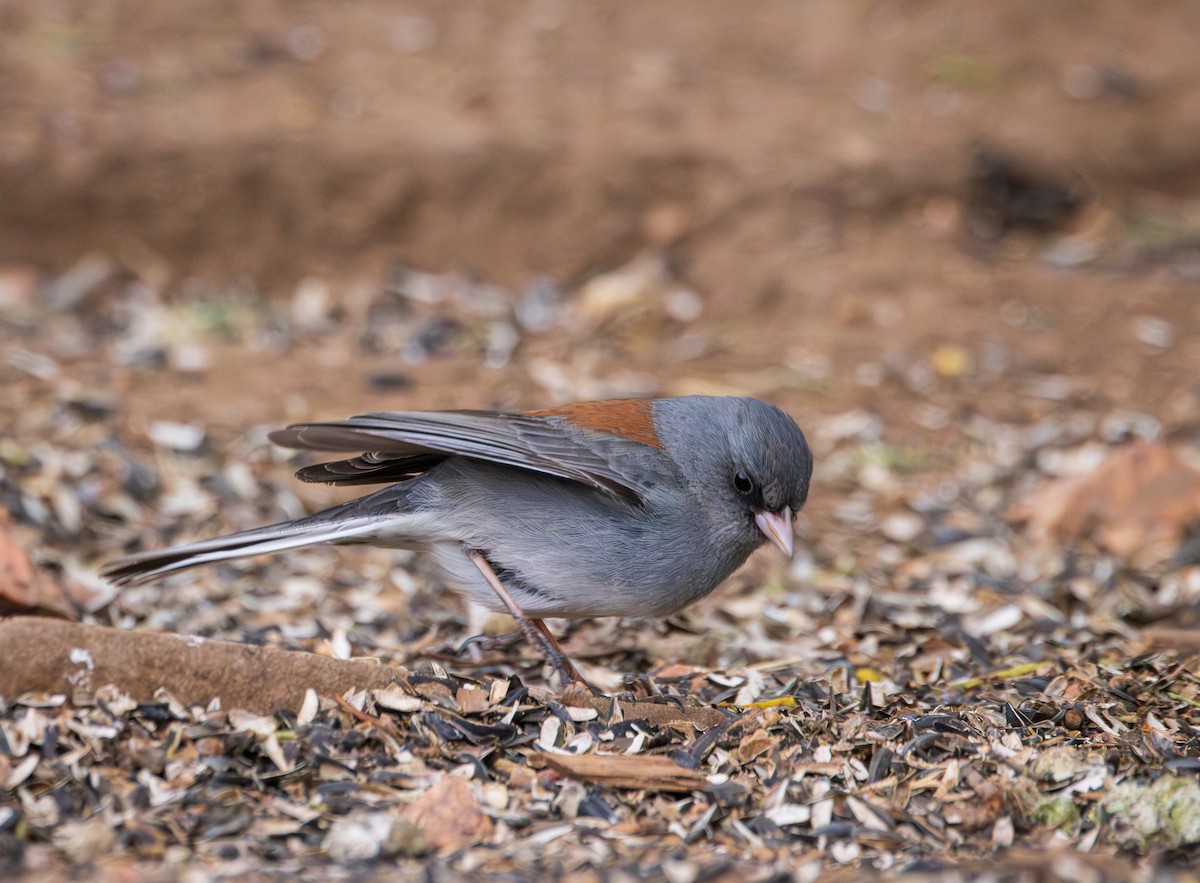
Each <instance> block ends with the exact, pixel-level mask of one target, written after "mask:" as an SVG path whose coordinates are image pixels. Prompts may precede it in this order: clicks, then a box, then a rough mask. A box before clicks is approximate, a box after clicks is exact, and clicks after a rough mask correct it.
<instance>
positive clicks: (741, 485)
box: [733, 469, 754, 497]
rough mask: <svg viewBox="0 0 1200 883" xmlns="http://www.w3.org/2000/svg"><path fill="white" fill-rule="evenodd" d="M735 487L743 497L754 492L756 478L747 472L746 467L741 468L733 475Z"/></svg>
mask: <svg viewBox="0 0 1200 883" xmlns="http://www.w3.org/2000/svg"><path fill="white" fill-rule="evenodd" d="M733 489H734V490H735V491H737V492H738V493H739V494H741V495H742V496H743V497H748V496H749V495H750V494H752V493H754V479H753V478H751V477H750V476H749V475H747V474H746V470H745V469H739V470H738V471H737V475H735V476H734V477H733Z"/></svg>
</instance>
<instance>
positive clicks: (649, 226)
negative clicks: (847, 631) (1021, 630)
mask: <svg viewBox="0 0 1200 883" xmlns="http://www.w3.org/2000/svg"><path fill="white" fill-rule="evenodd" d="M1198 33H1200V6H1197V5H1196V4H1194V3H1191V2H1187V0H1155V2H1145V3H1138V4H1132V3H1123V2H1118V0H1111V2H1096V3H1083V2H1060V3H1055V4H1047V3H1045V2H1033V0H1014V2H1009V3H1002V4H980V3H966V2H915V0H892V2H888V0H872V2H866V0H826V2H809V3H794V2H765V3H759V4H754V5H753V7H752V8H747V7H746V6H745V5H744V4H725V3H717V2H712V3H696V2H694V0H667V2H662V3H650V4H627V5H612V4H582V3H573V2H567V0H534V2H529V3H500V4H497V3H484V2H464V3H454V4H446V3H438V2H432V0H430V2H411V3H405V4H393V3H384V2H379V0H354V2H349V0H339V2H333V3H316V2H282V0H251V2H243V3H232V2H224V3H210V4H204V5H203V6H201V7H197V6H195V5H193V4H169V3H168V4H164V3H152V2H144V0H137V2H117V0H89V2H73V0H53V2H43V3H36V4H33V3H27V2H21V0H0V119H2V120H3V123H4V124H3V125H2V126H0V335H3V336H4V337H7V338H8V341H7V343H6V344H5V353H6V356H7V362H6V363H5V365H4V366H3V368H2V370H3V371H4V372H5V373H4V374H3V375H2V379H3V383H4V385H5V386H6V387H7V391H6V392H4V393H2V394H0V396H2V398H0V405H2V406H3V410H0V436H10V437H12V438H24V436H22V434H21V433H22V432H23V431H25V430H23V427H24V428H26V429H27V427H29V426H31V425H33V424H32V423H31V422H30V421H31V420H32V417H31V414H33V412H34V411H35V410H36V408H34V407H33V406H31V405H30V404H29V403H30V402H36V401H38V400H39V397H44V396H48V395H51V393H50V390H51V388H55V389H59V388H60V387H61V384H62V383H63V381H64V379H65V380H66V381H69V383H70V384H71V385H72V388H73V389H74V390H75V392H74V393H72V395H75V396H76V398H78V399H79V400H81V401H85V403H86V402H88V401H94V400H96V399H99V400H102V404H103V406H104V407H105V408H111V411H112V413H111V415H109V417H108V418H106V419H110V420H111V424H112V426H113V427H114V431H115V432H116V433H117V434H118V435H119V436H120V437H122V438H123V439H125V440H126V441H127V442H128V443H129V444H130V445H132V446H133V447H134V448H140V449H141V450H143V451H145V450H149V449H150V448H151V447H152V446H151V445H150V444H149V443H147V442H146V441H145V439H146V436H147V433H148V432H151V434H152V430H153V425H154V424H155V421H170V422H175V423H184V424H189V425H194V426H199V427H203V429H204V431H205V432H206V433H207V436H206V445H207V449H215V450H221V449H226V450H228V449H229V448H230V447H231V446H233V445H235V444H236V445H240V444H241V443H242V441H243V440H244V434H245V433H246V432H248V431H249V429H250V428H252V427H261V426H264V425H275V424H279V423H282V422H286V421H288V420H294V419H311V418H320V417H336V416H342V415H345V414H350V413H358V412H361V411H368V410H385V409H399V408H418V407H491V406H503V407H538V406H546V405H551V404H556V403H558V402H559V401H561V400H564V399H569V398H573V397H579V396H590V395H608V394H612V395H619V394H651V393H683V392H692V391H705V390H707V391H715V392H724V391H731V392H746V393H751V394H755V395H759V396H762V397H765V398H769V399H771V400H772V401H775V402H777V403H778V404H780V405H781V406H783V407H784V408H785V409H787V410H788V411H789V412H790V413H791V414H793V415H795V416H796V418H797V420H798V421H799V423H800V424H801V426H803V427H805V428H806V429H808V430H809V431H810V434H812V435H813V436H814V438H815V439H816V445H817V451H818V463H817V474H816V475H817V477H816V484H815V486H814V490H813V494H812V502H811V505H810V507H809V509H808V512H807V519H806V521H805V523H804V528H803V529H804V532H805V534H806V536H808V537H809V538H816V537H819V536H820V535H821V534H822V532H823V531H824V530H825V529H826V525H827V524H829V522H830V519H831V518H833V516H834V515H835V514H836V513H837V512H838V511H840V510H841V509H843V508H844V506H845V505H846V504H847V502H848V501H850V500H851V499H852V498H853V496H854V491H855V488H854V487H853V486H852V484H851V483H847V480H846V474H845V473H844V472H840V473H839V472H838V470H836V469H834V470H827V471H824V472H823V471H822V465H823V463H822V460H821V456H822V455H823V454H829V453H830V452H831V451H833V450H834V449H835V448H836V447H837V445H838V443H839V442H840V441H842V440H844V439H845V438H849V437H851V436H853V437H856V438H860V439H864V440H866V441H869V442H872V443H874V442H880V443H882V444H884V445H887V446H889V448H888V450H891V451H894V452H901V453H902V452H904V451H912V450H918V451H920V452H922V456H923V457H925V458H926V459H927V460H928V461H929V462H931V463H933V464H934V465H935V466H936V465H942V466H947V468H949V464H950V463H951V461H952V460H953V459H954V457H955V456H956V452H961V451H963V450H965V449H966V448H967V447H969V446H970V445H971V444H974V443H975V441H972V440H970V439H969V438H968V436H971V432H978V431H979V430H978V427H979V426H980V425H981V423H980V421H992V422H995V423H996V424H1003V425H1004V426H1020V427H1031V426H1038V425H1045V424H1046V422H1047V421H1053V422H1056V423H1057V424H1062V425H1071V421H1072V420H1076V419H1077V418H1080V417H1081V416H1082V417H1086V418H1087V419H1088V420H1091V421H1093V424H1089V425H1097V426H1100V427H1101V429H1100V430H1097V431H1098V432H1101V434H1103V431H1104V429H1103V427H1105V426H1111V425H1114V423H1113V421H1116V423H1118V424H1120V426H1123V427H1133V429H1132V430H1129V431H1125V430H1114V432H1115V433H1116V435H1121V436H1122V437H1125V436H1128V435H1135V436H1136V435H1146V434H1149V435H1154V436H1156V437H1158V438H1162V439H1166V440H1169V441H1176V442H1180V443H1183V444H1186V445H1190V446H1193V447H1194V446H1195V445H1196V443H1197V440H1198V439H1197V431H1198V430H1200V370H1198V368H1200V335H1198V334H1197V333H1196V331H1197V323H1198V322H1200V297H1198V295H1200V150H1198V145H1200V53H1198V52H1197V51H1196V39H1195V37H1196V34H1198ZM646 268H649V269H646ZM405 274H407V275H405ZM424 274H428V275H424ZM447 274H449V275H447ZM639 274H644V278H643V276H639ZM413 279H417V280H418V282H420V281H421V280H424V282H422V284H428V285H432V286H433V287H434V288H435V289H436V288H437V285H443V286H444V287H445V288H447V290H449V291H450V293H449V294H446V293H445V292H444V291H443V292H442V293H440V294H437V295H436V296H435V297H425V298H424V299H423V297H422V296H417V295H414V294H412V289H413V286H414V285H416V284H417V283H416V282H413V281H412V280H413ZM596 279H603V280H608V281H610V282H611V281H613V280H616V283H617V284H616V286H615V290H616V292H617V293H615V294H614V293H613V291H614V287H613V286H609V287H608V288H602V286H600V285H595V284H592V285H591V287H589V284H590V283H592V282H593V281H594V280H596ZM631 279H632V280H633V281H632V282H631V281H630V280H631ZM405 280H407V281H405ZM431 280H432V281H431ZM438 280H442V282H438ZM447 280H448V281H447ZM639 280H641V281H639ZM647 280H648V281H647ZM622 285H624V286H625V288H624V289H622V287H621V286H622ZM406 286H408V287H407V288H406ZM539 286H541V288H539ZM630 286H632V289H633V293H632V294H630V293H629V290H630ZM398 290H404V291H406V292H408V293H407V294H406V295H405V297H407V298H408V301H409V302H411V304H415V306H412V307H411V309H412V310H415V316H416V319H415V320H414V319H412V316H411V315H408V314H406V315H405V317H404V318H403V322H402V323H400V324H399V325H397V326H396V328H399V329H400V330H397V331H395V333H394V334H393V332H392V330H389V329H392V327H393V326H391V325H389V324H388V323H389V322H390V321H392V318H393V317H392V314H391V313H389V312H388V310H389V309H391V307H390V306H389V304H391V301H390V300H389V298H390V297H392V296H393V294H394V292H395V291H398ZM540 290H549V291H552V292H556V294H555V295H554V296H555V297H558V298H559V299H560V300H561V301H562V302H564V303H567V304H568V306H569V307H570V309H571V310H574V311H575V314H577V315H578V316H582V317H583V319H581V320H580V322H582V324H579V323H577V324H575V325H571V324H570V323H567V324H565V325H564V324H561V323H553V322H552V323H547V324H545V325H538V324H537V323H536V322H532V321H531V322H528V323H525V324H521V323H517V324H518V325H520V327H519V328H518V331H517V332H514V333H517V339H515V340H514V341H513V342H512V344H511V345H510V346H507V347H501V349H503V354H502V356H500V357H496V358H492V357H491V356H489V355H485V356H484V357H481V353H482V352H485V351H486V352H491V350H490V349H489V347H491V346H492V344H491V343H488V344H486V345H485V344H478V338H479V337H480V336H481V335H482V336H483V337H487V335H489V334H500V333H501V332H500V331H496V328H497V327H498V326H499V325H502V324H503V323H502V322H498V321H494V317H492V316H491V314H490V313H489V312H488V310H489V309H490V307H488V306H486V304H485V305H484V306H478V303H476V301H478V302H479V303H483V302H486V301H487V298H488V297H489V296H490V295H489V292H495V291H499V292H502V293H503V297H504V298H508V299H509V301H512V302H514V303H515V302H521V303H528V302H532V301H531V298H534V295H535V294H536V293H537V292H538V291H540ZM118 291H119V292H120V298H119V305H118V306H117V307H113V306H111V304H110V302H109V299H110V298H111V297H114V296H115V295H113V294H112V293H113V292H118ZM130 292H133V293H132V294H131V293H130ZM138 292H142V293H141V294H139V293H138ZM463 292H466V294H463ZM647 292H649V293H647ZM643 295H644V297H643ZM139 298H143V300H144V302H146V303H150V302H153V304H155V309H159V308H160V307H161V309H162V310H165V311H166V312H165V315H167V316H168V317H170V318H171V319H172V321H177V322H178V323H181V327H182V325H187V330H185V331H179V332H175V331H169V330H167V331H164V330H162V329H159V332H157V333H159V334H160V335H161V336H162V338H163V339H164V340H167V344H169V345H167V344H164V346H163V348H162V351H163V352H168V350H170V352H171V353H176V350H177V349H178V347H181V346H182V347H183V349H184V350H185V351H186V352H185V353H184V355H181V356H179V357H178V359H176V357H175V355H171V354H168V355H167V356H165V357H164V358H165V362H162V363H153V364H150V363H147V362H145V361H138V359H136V358H132V357H131V358H124V356H121V352H123V351H120V349H119V346H117V344H116V343H114V341H116V339H117V338H116V336H106V335H109V332H110V330H111V329H114V328H117V327H118V326H120V327H121V328H122V329H123V328H126V327H128V326H129V325H130V324H131V323H133V322H134V320H136V316H137V312H138V310H139V309H140V308H139V306H138V305H139V304H140V303H142V302H143V300H139ZM456 298H458V299H459V300H456ZM463 298H465V299H466V301H470V300H471V298H475V299H476V301H472V302H471V303H474V304H475V305H474V306H471V305H470V304H469V305H468V306H469V307H470V308H469V309H467V308H464V310H462V311H460V312H461V313H462V315H459V313H458V312H456V310H458V306H460V305H461V304H460V301H462V299H463ZM647 299H651V300H653V306H652V307H647V306H646V303H648V302H649V300H647ZM466 301H462V302H466ZM643 301H645V302H643ZM506 302H507V301H506ZM447 304H450V306H447ZM405 309H409V307H405ZM472 310H474V312H472ZM56 316H57V318H55V317H56ZM72 316H77V317H78V322H79V326H78V327H76V326H68V325H61V324H54V323H55V322H60V320H63V319H64V317H72ZM131 317H132V318H131ZM122 323H124V324H122ZM188 323H191V324H190V325H189V324H188ZM414 327H415V328H416V329H417V330H416V331H415V332H412V334H414V335H424V336H423V337H421V340H422V341H425V343H422V344H421V345H422V346H424V347H425V348H424V349H423V350H421V353H420V354H419V355H418V356H413V355H412V346H413V340H415V339H416V338H415V337H409V336H405V335H409V334H410V332H411V331H412V328H414ZM514 327H515V326H514ZM81 328H83V329H85V330H80V329H81ZM46 329H56V330H52V331H51V332H47V331H46ZM446 329H449V331H446ZM443 332H445V334H447V335H449V336H450V337H451V338H453V340H452V342H451V343H450V344H448V345H446V346H444V347H443V346H442V345H441V344H440V343H439V342H438V341H439V340H440V339H441V338H440V337H439V336H438V335H439V334H442V333H443ZM593 332H595V333H594V334H593ZM115 333H116V332H113V335H115ZM122 333H123V332H122ZM504 333H507V332H504ZM47 334H49V335H50V336H49V337H47ZM368 338H370V340H369V341H368ZM488 339H489V340H490V338H488ZM364 341H368V342H367V343H364ZM464 341H466V342H464ZM193 344H197V345H198V346H199V347H200V349H201V350H202V353H201V356H199V357H197V358H200V359H201V364H199V365H192V364H190V363H189V362H188V358H189V356H188V353H194V352H196V350H195V349H188V347H189V346H191V345H193ZM426 344H428V345H426ZM477 344H478V345H477ZM97 347H98V349H97ZM171 347H175V348H176V350H171ZM114 353H116V355H114ZM39 357H49V358H51V359H52V360H53V368H52V370H51V368H46V367H45V364H44V362H42V361H39ZM60 391H61V390H60ZM114 402H115V403H117V404H115V405H114V404H113V403H114ZM855 421H858V422H855ZM864 421H865V424H869V425H867V427H866V428H865V429H864V425H865V424H864ZM1148 425H1153V426H1154V427H1155V428H1154V430H1153V431H1151V432H1143V431H1142V428H1143V427H1145V426H1148ZM847 427H849V428H847ZM871 427H875V428H871ZM970 427H975V429H973V430H971V429H970ZM968 430H969V431H968ZM971 438H974V436H971ZM1112 440H1116V439H1115V438H1114V439H1112ZM0 453H2V452H0ZM257 456H258V459H255V460H254V474H255V475H256V476H258V477H259V478H262V477H264V476H269V477H270V480H272V481H274V482H277V483H283V482H284V481H285V480H286V479H285V477H284V472H285V470H283V469H282V468H281V467H280V465H279V464H277V463H271V462H269V461H267V460H266V459H265V455H257ZM897 456H899V454H898V455H897ZM0 459H3V458H2V457H0ZM159 465H160V466H161V465H163V462H162V461H159ZM932 482H933V479H932V478H931V479H930V484H932ZM297 493H299V494H300V499H301V500H302V502H303V504H305V505H307V506H310V507H311V506H314V505H317V504H324V503H328V502H330V501H332V500H333V499H335V495H334V494H332V492H330V491H329V490H327V489H324V488H302V489H299V490H297ZM18 496H19V495H18ZM8 498H9V499H15V498H16V497H15V496H13V494H8ZM10 508H14V511H16V512H17V516H18V517H17V521H18V522H22V516H21V512H22V511H25V510H22V509H21V508H20V506H15V505H14V506H13V507H10ZM26 514H28V513H26ZM257 514H261V513H250V512H242V511H241V510H239V513H238V515H237V516H236V517H244V518H245V519H246V520H247V521H248V522H249V521H252V520H253V518H254V517H256V515H257ZM230 518H231V516H230V515H229V514H228V513H226V514H225V515H224V516H218V515H217V514H215V513H214V512H212V511H207V510H206V512H205V513H203V514H202V515H197V516H195V517H194V518H192V519H191V520H190V521H188V520H186V519H185V520H184V524H183V525H182V526H181V525H180V524H174V526H173V529H176V530H178V531H179V532H184V533H185V532H187V531H188V530H192V531H195V530H197V529H199V528H202V527H211V528H213V529H217V528H221V529H229V528H231V527H240V526H249V524H248V523H247V524H241V523H237V524H235V523H233V522H232V521H231V520H230ZM121 539H122V540H128V539H129V538H128V537H122V538H121ZM46 542H47V545H46V546H45V547H44V548H41V549H40V550H39V552H38V556H41V558H42V559H45V560H48V561H51V562H53V561H57V560H59V559H60V558H62V557H63V556H70V555H76V556H79V557H80V558H81V559H82V560H83V561H84V562H85V563H86V564H88V565H93V564H94V563H95V562H97V561H99V560H101V559H103V558H105V557H107V556H110V555H112V554H113V553H114V552H117V551H119V549H117V548H115V545H116V543H117V538H115V536H114V535H105V534H104V533H103V532H102V531H101V532H99V533H94V534H91V535H88V537H87V538H86V539H84V540H83V541H82V543H83V544H82V546H81V541H80V538H79V536H72V535H70V534H69V532H66V533H64V532H61V531H60V532H58V533H57V534H55V533H54V532H51V533H50V534H49V535H48V538H47V539H46ZM35 557H37V556H35ZM835 557H836V556H835V555H834V554H833V553H832V552H830V553H828V554H827V555H825V559H824V560H822V557H821V553H818V556H817V558H818V563H820V564H828V563H829V561H831V560H832V559H833V558H835ZM135 619H136V620H137V622H138V623H140V624H145V622H146V621H147V620H143V619H139V618H137V617H135ZM159 624H160V625H161V623H159ZM218 631H219V629H218ZM0 868H3V864H2V863H0ZM461 870H462V869H461V868H460V869H459V871H461Z"/></svg>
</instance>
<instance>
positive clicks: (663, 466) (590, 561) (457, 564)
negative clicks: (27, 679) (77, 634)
mask: <svg viewBox="0 0 1200 883" xmlns="http://www.w3.org/2000/svg"><path fill="white" fill-rule="evenodd" d="M271 439H272V441H274V442H275V443H276V444H279V445H283V446H285V447H289V448H307V449H311V450H318V451H338V452H347V453H357V456H352V457H349V458H347V459H343V460H335V461H333V462H329V463H322V464H319V465H315V466H307V467H305V468H303V469H301V470H300V471H299V472H298V473H297V476H298V477H299V478H301V479H302V480H304V481H318V482H328V483H330V484H346V485H352V484H384V485H387V487H385V488H383V489H382V490H378V491H376V492H374V493H372V494H369V495H367V496H365V497H360V498H358V499H356V500H352V501H351V502H348V503H344V504H342V505H340V506H334V507H333V508H331V509H326V510H324V511H322V512H318V513H316V514H315V515H310V516H308V517H307V518H301V519H298V520H296V521H289V522H284V523H282V524H274V525H270V526H268V527H260V528H257V529H255V530H248V531H244V532H242V533H235V534H231V535H229V536H223V537H217V538H216V539H211V540H205V541H202V542H198V543H192V544H190V545H186V546H179V547H177V548H173V549H165V550H162V551H155V552H145V553H142V554H139V555H133V556H131V557H128V558H124V559H122V560H120V561H117V562H115V563H113V564H112V565H111V566H110V567H109V568H108V569H107V570H106V576H108V577H109V578H111V579H113V580H114V581H116V582H117V583H120V584H125V583H140V582H145V581H147V580H152V579H155V578H157V577H160V576H164V575H165V574H169V573H173V572H174V571H177V570H183V569H184V568H187V567H193V566H195V565H198V564H208V563H211V562H214V561H224V560H227V559H230V558H240V557H242V556H247V555H259V554H263V553H266V552H279V551H282V550H284V549H293V548H296V547H298V546H307V545H311V544H314V543H368V544H371V545H375V546H384V547H390V548H403V549H418V550H423V551H426V552H430V553H432V555H433V557H434V558H435V559H436V561H437V563H438V564H439V565H440V566H441V569H442V570H443V571H444V572H445V576H446V581H447V584H448V585H449V586H450V587H451V588H452V589H454V590H455V591H458V592H460V593H462V594H463V595H465V596H466V597H467V598H469V599H470V600H472V601H475V602H477V603H479V604H482V605H484V606H485V607H490V608H492V609H494V610H503V611H507V612H508V613H510V614H512V615H513V616H514V617H515V618H516V619H517V621H518V622H519V623H520V625H521V628H522V630H523V632H524V633H525V635H526V637H527V638H528V639H529V640H530V642H531V643H532V644H533V645H534V646H535V647H537V648H539V649H540V650H541V651H542V652H543V653H544V654H545V655H546V657H547V658H548V659H549V661H550V662H551V663H552V664H553V665H554V666H555V668H556V669H557V670H558V672H559V674H560V675H561V676H562V677H563V678H564V679H578V680H581V679H580V678H579V675H578V672H577V671H575V669H574V666H572V665H571V663H570V662H569V660H567V658H566V656H565V655H564V654H563V653H562V650H561V649H560V648H559V647H558V645H557V643H556V642H555V641H554V638H553V637H552V636H551V634H550V632H549V631H548V630H547V629H546V626H545V625H544V624H543V623H542V619H543V618H544V617H593V616H663V615H666V614H669V613H672V612H674V611H676V610H678V609H680V608H681V607H684V606H685V605H687V604H690V603H692V602H693V601H696V600H697V599H699V598H702V597H703V596H705V595H707V594H708V593H709V592H711V591H712V590H713V589H714V588H716V586H717V585H718V584H719V583H720V582H722V581H723V580H724V579H725V578H726V577H727V576H729V575H730V574H731V573H732V572H733V571H734V570H735V569H736V568H737V567H739V566H740V565H741V564H742V562H744V561H745V560H746V558H747V557H748V556H749V555H750V553H751V552H753V551H754V550H755V549H756V548H758V547H759V546H760V545H762V544H763V542H765V541H767V540H769V541H770V542H772V543H774V544H775V545H776V546H777V547H778V548H779V550H780V551H781V552H783V554H785V555H787V556H789V557H790V556H791V554H792V540H793V531H792V518H793V516H794V515H795V513H796V512H797V511H798V510H799V509H800V507H801V506H803V505H804V501H805V498H806V497H807V496H808V485H809V479H810V478H811V476H812V453H811V451H810V450H809V447H808V444H807V443H806V442H805V440H804V435H803V433H801V432H800V429H799V428H798V427H797V426H796V424H795V422H794V421H793V420H792V419H791V418H790V417H789V416H788V415H787V414H785V413H784V412H783V411H781V410H780V409H779V408H777V407H775V406H774V405H769V404H767V403H765V402H761V401H758V400H757V399H752V398H734V397H709V396H686V397H682V398H666V399H654V400H640V399H618V400H611V401H601V402H584V403H581V404H577V405H568V406H565V407H561V408H551V409H549V410H544V411H531V412H528V413H525V414H506V413H496V412H490V411H403V412H397V413H377V414H365V415H363V416H360V417H351V418H350V419H348V420H336V421H330V422H328V423H303V424H299V425H296V426H290V427H288V428H287V429H282V430H279V431H278V432H274V433H272V434H271ZM363 451H366V452H369V453H358V452H363Z"/></svg>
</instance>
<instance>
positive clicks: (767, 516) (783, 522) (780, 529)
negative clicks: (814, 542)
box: [754, 506, 795, 558]
mask: <svg viewBox="0 0 1200 883" xmlns="http://www.w3.org/2000/svg"><path fill="white" fill-rule="evenodd" d="M754 523H755V524H757V525H758V529H759V530H761V531H762V532H763V534H764V535H765V536H766V538H767V539H768V540H770V541H771V542H772V543H774V544H775V547H776V548H777V549H779V551H780V552H782V553H783V554H784V555H786V556H787V557H788V558H791V557H792V540H793V538H794V537H795V534H794V533H793V531H792V508H791V507H790V506H784V507H783V509H781V510H780V511H778V512H755V513H754Z"/></svg>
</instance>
